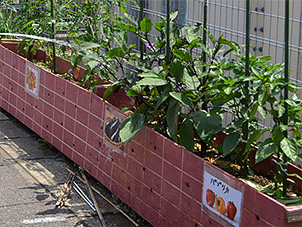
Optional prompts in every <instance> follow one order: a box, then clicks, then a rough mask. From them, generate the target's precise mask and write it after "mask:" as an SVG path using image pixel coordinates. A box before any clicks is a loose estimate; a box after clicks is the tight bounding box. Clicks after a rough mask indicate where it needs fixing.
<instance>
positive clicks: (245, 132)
mask: <svg viewBox="0 0 302 227" xmlns="http://www.w3.org/2000/svg"><path fill="white" fill-rule="evenodd" d="M250 27H251V16H250V0H246V17H245V28H246V31H245V42H246V43H245V76H246V77H249V75H250V69H249V68H250ZM245 87H246V89H247V90H248V87H249V82H248V81H246V82H245ZM245 107H246V108H248V101H247V100H245ZM248 127H249V123H248V121H246V122H244V123H243V126H242V130H243V140H244V146H243V149H245V146H246V141H247V140H248V137H249V129H248ZM244 175H245V176H246V175H247V160H245V161H244Z"/></svg>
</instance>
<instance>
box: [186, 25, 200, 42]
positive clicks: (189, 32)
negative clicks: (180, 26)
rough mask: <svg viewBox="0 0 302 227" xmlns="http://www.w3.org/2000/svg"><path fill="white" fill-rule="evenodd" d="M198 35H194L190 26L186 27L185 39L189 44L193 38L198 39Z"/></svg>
mask: <svg viewBox="0 0 302 227" xmlns="http://www.w3.org/2000/svg"><path fill="white" fill-rule="evenodd" d="M198 38H199V37H198V36H197V35H196V33H195V32H194V31H193V30H191V29H190V28H188V29H186V39H187V41H188V43H189V44H191V43H192V42H193V41H194V40H196V39H198Z"/></svg>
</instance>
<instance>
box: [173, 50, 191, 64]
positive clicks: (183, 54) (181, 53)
mask: <svg viewBox="0 0 302 227" xmlns="http://www.w3.org/2000/svg"><path fill="white" fill-rule="evenodd" d="M173 53H174V55H175V56H176V57H178V58H179V59H180V60H183V61H186V62H190V61H192V55H191V54H190V52H188V51H187V50H185V49H183V48H180V49H176V50H174V51H173Z"/></svg>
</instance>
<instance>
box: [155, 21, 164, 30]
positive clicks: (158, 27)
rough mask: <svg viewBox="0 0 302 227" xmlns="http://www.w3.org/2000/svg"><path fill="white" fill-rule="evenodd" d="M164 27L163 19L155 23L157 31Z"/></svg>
mask: <svg viewBox="0 0 302 227" xmlns="http://www.w3.org/2000/svg"><path fill="white" fill-rule="evenodd" d="M164 27H165V22H164V21H161V22H156V23H155V29H156V30H157V31H159V32H162V31H163V28H164Z"/></svg>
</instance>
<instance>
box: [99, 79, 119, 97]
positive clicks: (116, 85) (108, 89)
mask: <svg viewBox="0 0 302 227" xmlns="http://www.w3.org/2000/svg"><path fill="white" fill-rule="evenodd" d="M118 86H120V82H119V81H116V82H114V83H113V84H110V85H109V87H108V88H107V89H106V91H105V92H104V95H103V100H104V102H105V101H106V99H107V97H108V96H109V95H110V94H111V93H112V92H113V91H114V90H115V89H117V87H118Z"/></svg>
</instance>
